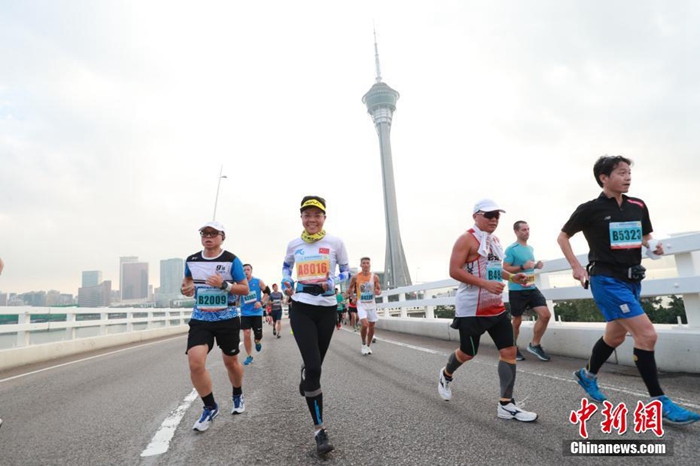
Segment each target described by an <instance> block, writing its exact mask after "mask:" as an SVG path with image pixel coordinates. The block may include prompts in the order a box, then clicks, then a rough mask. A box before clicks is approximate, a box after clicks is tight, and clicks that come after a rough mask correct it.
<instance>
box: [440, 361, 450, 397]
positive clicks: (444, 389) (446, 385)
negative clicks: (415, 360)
mask: <svg viewBox="0 0 700 466" xmlns="http://www.w3.org/2000/svg"><path fill="white" fill-rule="evenodd" d="M450 383H452V381H451V380H447V379H446V378H445V368H444V367H443V368H442V369H440V381H439V382H438V393H439V394H440V397H441V398H442V399H443V400H445V401H450V398H452V389H451V388H450Z"/></svg>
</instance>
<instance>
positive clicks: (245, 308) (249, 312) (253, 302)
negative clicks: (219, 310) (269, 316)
mask: <svg viewBox="0 0 700 466" xmlns="http://www.w3.org/2000/svg"><path fill="white" fill-rule="evenodd" d="M243 271H244V272H245V276H246V278H247V279H248V287H249V288H250V291H249V292H248V294H247V295H246V296H244V297H242V298H241V301H242V303H241V328H242V329H243V346H244V347H245V352H246V353H247V354H248V357H247V358H245V361H243V364H244V365H246V366H248V365H250V364H252V363H253V354H252V353H253V343H252V342H251V341H250V339H251V337H250V333H251V332H250V330H251V329H253V333H254V336H255V351H257V352H258V353H259V352H260V351H261V350H262V337H263V311H264V309H265V304H266V302H267V300H268V298H269V296H270V288H268V287H267V286H265V284H264V283H263V281H262V280H260V279H259V278H255V277H253V266H252V265H250V264H245V265H244V266H243Z"/></svg>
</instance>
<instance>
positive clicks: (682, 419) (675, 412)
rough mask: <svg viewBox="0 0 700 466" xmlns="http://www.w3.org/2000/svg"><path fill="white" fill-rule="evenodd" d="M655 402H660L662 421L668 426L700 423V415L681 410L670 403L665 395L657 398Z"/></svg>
mask: <svg viewBox="0 0 700 466" xmlns="http://www.w3.org/2000/svg"><path fill="white" fill-rule="evenodd" d="M657 400H659V401H660V402H661V409H662V413H663V414H662V415H663V418H664V421H665V422H668V423H669V424H675V425H681V426H682V425H686V424H692V423H693V422H697V421H700V414H697V413H694V412H692V411H688V410H687V409H685V408H681V407H680V406H678V405H677V404H676V403H674V402H673V401H671V399H670V398H669V397H667V396H666V395H662V396H660V397H658V398H657Z"/></svg>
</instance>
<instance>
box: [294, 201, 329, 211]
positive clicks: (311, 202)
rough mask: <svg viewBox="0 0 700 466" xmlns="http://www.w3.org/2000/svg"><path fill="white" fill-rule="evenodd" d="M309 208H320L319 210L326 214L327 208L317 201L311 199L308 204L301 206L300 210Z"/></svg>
mask: <svg viewBox="0 0 700 466" xmlns="http://www.w3.org/2000/svg"><path fill="white" fill-rule="evenodd" d="M307 207H318V208H319V209H321V210H322V211H323V212H324V213H325V212H326V207H325V206H324V205H323V204H321V203H320V202H319V201H317V200H316V199H309V200H307V201H306V202H304V203H303V204H302V205H301V208H300V209H299V210H304V209H305V208H307Z"/></svg>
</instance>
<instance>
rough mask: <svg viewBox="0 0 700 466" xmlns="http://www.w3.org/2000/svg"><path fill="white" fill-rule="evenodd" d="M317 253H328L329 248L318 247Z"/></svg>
mask: <svg viewBox="0 0 700 466" xmlns="http://www.w3.org/2000/svg"><path fill="white" fill-rule="evenodd" d="M318 253H319V254H330V253H331V250H330V249H328V248H318Z"/></svg>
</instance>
